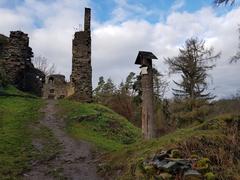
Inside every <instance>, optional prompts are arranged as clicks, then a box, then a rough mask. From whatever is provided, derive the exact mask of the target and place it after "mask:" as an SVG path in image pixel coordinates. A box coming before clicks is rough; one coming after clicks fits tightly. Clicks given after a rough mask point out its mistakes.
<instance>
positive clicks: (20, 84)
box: [0, 31, 45, 96]
mask: <svg viewBox="0 0 240 180" xmlns="http://www.w3.org/2000/svg"><path fill="white" fill-rule="evenodd" d="M32 57H33V52H32V48H30V47H29V37H28V35H27V34H25V33H23V32H21V31H11V32H10V37H6V36H4V35H0V68H2V69H4V71H5V73H6V76H7V79H8V81H9V83H10V84H13V85H15V86H16V87H17V88H19V89H20V90H23V91H27V92H31V93H33V94H36V95H39V96H40V95H41V89H42V87H43V83H44V81H45V75H44V73H42V72H41V71H40V70H38V69H36V68H34V66H33V64H32V62H31V58H32Z"/></svg>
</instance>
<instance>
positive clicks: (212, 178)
mask: <svg viewBox="0 0 240 180" xmlns="http://www.w3.org/2000/svg"><path fill="white" fill-rule="evenodd" d="M204 177H205V179H206V180H215V179H216V176H215V175H214V174H213V173H212V172H208V173H206V174H205V175H204Z"/></svg>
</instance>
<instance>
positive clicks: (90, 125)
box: [59, 100, 141, 151]
mask: <svg viewBox="0 0 240 180" xmlns="http://www.w3.org/2000/svg"><path fill="white" fill-rule="evenodd" d="M59 107H60V108H61V112H62V113H61V115H62V116H65V119H66V122H67V131H68V132H69V133H70V134H72V135H73V136H74V137H76V138H80V139H84V140H87V141H90V142H92V143H94V144H95V145H97V147H99V148H102V149H105V150H110V151H112V150H118V149H122V148H123V147H124V146H125V145H128V144H132V143H135V142H137V141H138V140H139V139H140V138H141V131H140V129H138V128H136V127H135V126H134V125H132V124H131V123H130V122H129V121H128V120H127V119H125V118H124V117H122V116H120V115H118V114H117V113H115V112H114V111H112V110H110V109H109V108H107V107H105V106H102V105H99V104H81V103H79V102H74V101H69V100H61V101H60V102H59ZM85 116H86V117H90V118H88V119H86V120H85V119H84V117H85ZM91 117H92V118H91ZM79 119H81V120H79Z"/></svg>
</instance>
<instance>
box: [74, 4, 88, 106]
mask: <svg viewBox="0 0 240 180" xmlns="http://www.w3.org/2000/svg"><path fill="white" fill-rule="evenodd" d="M71 82H72V84H73V86H74V95H73V97H74V98H75V99H76V100H78V101H80V102H91V101H92V66H91V9H90V8H85V18H84V31H78V32H75V34H74V39H73V41H72V74H71Z"/></svg>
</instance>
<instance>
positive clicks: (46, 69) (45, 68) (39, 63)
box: [32, 56, 56, 76]
mask: <svg viewBox="0 0 240 180" xmlns="http://www.w3.org/2000/svg"><path fill="white" fill-rule="evenodd" d="M32 62H33V64H34V67H35V68H37V69H39V70H40V71H42V72H43V73H44V74H45V75H46V76H49V75H51V74H54V73H55V72H56V67H55V64H49V62H48V60H47V58H45V57H43V56H37V57H34V58H33V61H32Z"/></svg>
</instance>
